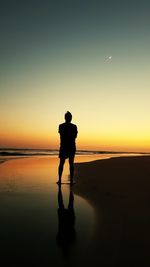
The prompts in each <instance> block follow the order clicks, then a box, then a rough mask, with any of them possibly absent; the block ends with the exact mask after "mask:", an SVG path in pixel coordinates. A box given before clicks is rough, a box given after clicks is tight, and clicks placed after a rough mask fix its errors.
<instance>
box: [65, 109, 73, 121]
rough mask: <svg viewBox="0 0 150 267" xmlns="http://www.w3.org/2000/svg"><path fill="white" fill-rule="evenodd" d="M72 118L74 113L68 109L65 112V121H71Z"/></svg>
mask: <svg viewBox="0 0 150 267" xmlns="http://www.w3.org/2000/svg"><path fill="white" fill-rule="evenodd" d="M71 120H72V114H71V113H70V112H69V111H67V112H66V114H65V121H66V122H71Z"/></svg>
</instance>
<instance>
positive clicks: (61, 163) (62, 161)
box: [58, 158, 65, 183]
mask: <svg viewBox="0 0 150 267" xmlns="http://www.w3.org/2000/svg"><path fill="white" fill-rule="evenodd" d="M64 163H65V158H60V163H59V167H58V176H59V180H58V182H59V183H61V177H62V173H63V167H64Z"/></svg>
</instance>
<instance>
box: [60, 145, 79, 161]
mask: <svg viewBox="0 0 150 267" xmlns="http://www.w3.org/2000/svg"><path fill="white" fill-rule="evenodd" d="M75 153H76V148H75V147H71V148H67V147H60V150H59V158H64V159H67V158H72V157H74V156H75Z"/></svg>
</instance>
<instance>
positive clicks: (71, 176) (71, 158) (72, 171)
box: [69, 156, 74, 183]
mask: <svg viewBox="0 0 150 267" xmlns="http://www.w3.org/2000/svg"><path fill="white" fill-rule="evenodd" d="M69 167H70V182H71V183H72V182H73V176H74V156H71V157H69Z"/></svg>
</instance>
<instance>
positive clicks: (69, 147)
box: [58, 122, 78, 158]
mask: <svg viewBox="0 0 150 267" xmlns="http://www.w3.org/2000/svg"><path fill="white" fill-rule="evenodd" d="M58 132H59V134H60V153H59V157H64V158H68V157H70V156H73V155H74V154H75V151H76V144H75V139H76V137H77V133H78V131H77V126H76V125H75V124H73V123H66V122H65V123H62V124H60V125H59V131H58Z"/></svg>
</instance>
